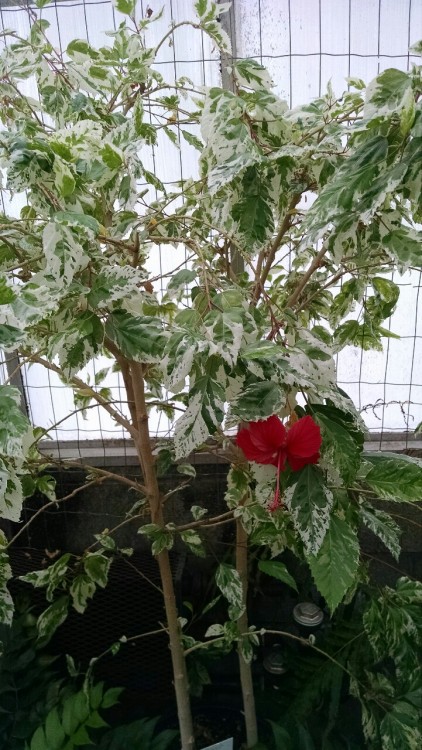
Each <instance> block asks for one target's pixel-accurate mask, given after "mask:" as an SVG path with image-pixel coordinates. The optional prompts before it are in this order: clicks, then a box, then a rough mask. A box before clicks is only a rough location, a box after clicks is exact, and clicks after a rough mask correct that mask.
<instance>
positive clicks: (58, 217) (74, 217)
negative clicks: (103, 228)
mask: <svg viewBox="0 0 422 750" xmlns="http://www.w3.org/2000/svg"><path fill="white" fill-rule="evenodd" d="M54 220H55V221H57V222H58V223H60V224H65V225H67V226H71V227H83V228H84V229H88V230H89V231H90V233H91V235H97V234H99V233H100V224H99V222H98V221H97V219H94V217H93V216H89V215H88V214H82V213H78V212H77V211H57V212H56V213H55V214H54Z"/></svg>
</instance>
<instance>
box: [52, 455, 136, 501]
mask: <svg viewBox="0 0 422 750" xmlns="http://www.w3.org/2000/svg"><path fill="white" fill-rule="evenodd" d="M41 456H42V457H43V459H44V461H43V463H49V464H55V465H56V466H61V467H64V468H68V467H72V468H76V469H83V470H84V471H87V472H88V473H89V474H99V475H100V477H104V479H115V480H116V481H118V482H121V484H125V485H126V486H127V487H130V488H131V489H133V490H136V491H137V492H141V493H142V494H143V495H146V488H145V487H144V486H143V484H140V483H139V482H136V481H134V480H133V479H129V477H125V476H124V475H123V474H115V473H114V472H113V471H107V470H106V469H100V467H99V466H90V465H89V464H84V463H82V462H80V461H68V460H67V459H63V458H62V459H56V458H53V456H48V455H46V454H44V453H41Z"/></svg>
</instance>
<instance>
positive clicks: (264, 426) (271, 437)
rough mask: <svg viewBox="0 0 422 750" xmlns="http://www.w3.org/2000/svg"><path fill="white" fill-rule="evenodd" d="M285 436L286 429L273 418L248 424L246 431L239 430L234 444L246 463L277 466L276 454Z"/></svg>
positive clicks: (277, 458) (278, 420)
mask: <svg viewBox="0 0 422 750" xmlns="http://www.w3.org/2000/svg"><path fill="white" fill-rule="evenodd" d="M286 435H287V433H286V428H285V427H284V425H283V423H282V422H281V420H280V419H279V418H278V417H276V416H273V417H269V419H265V420H262V421H260V422H250V424H249V427H248V428H247V429H243V430H240V432H239V434H238V436H237V439H236V443H237V445H238V446H239V447H240V448H241V449H242V450H243V452H244V454H245V456H246V458H247V459H248V461H255V462H256V463H259V464H273V465H274V466H278V463H279V456H278V454H279V452H280V450H281V449H282V447H283V445H284V443H285V440H286Z"/></svg>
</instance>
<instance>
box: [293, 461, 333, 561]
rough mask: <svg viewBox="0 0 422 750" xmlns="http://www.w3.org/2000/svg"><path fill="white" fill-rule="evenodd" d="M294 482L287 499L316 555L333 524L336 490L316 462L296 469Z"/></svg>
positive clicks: (308, 549) (295, 521) (307, 546)
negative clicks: (328, 485)
mask: <svg viewBox="0 0 422 750" xmlns="http://www.w3.org/2000/svg"><path fill="white" fill-rule="evenodd" d="M295 480H296V481H295ZM290 482H291V484H290V485H289V486H288V487H287V488H286V490H285V493H284V498H283V500H284V502H285V504H286V506H287V508H288V509H289V511H290V513H291V516H292V519H293V524H294V527H295V529H296V531H297V532H298V534H299V536H300V538H301V540H302V542H303V544H304V546H305V550H306V552H307V554H308V555H316V554H317V553H318V551H319V549H320V548H321V545H322V543H323V541H324V537H325V535H326V532H327V529H328V527H329V524H330V513H331V509H332V507H333V503H334V496H333V493H332V492H331V490H329V489H328V487H326V486H325V484H324V477H323V474H322V473H321V471H320V469H319V468H318V467H317V466H315V465H313V464H308V466H305V467H304V468H303V469H301V470H300V472H293V474H292V476H291V478H290Z"/></svg>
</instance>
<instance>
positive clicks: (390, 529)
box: [360, 503, 401, 561]
mask: <svg viewBox="0 0 422 750" xmlns="http://www.w3.org/2000/svg"><path fill="white" fill-rule="evenodd" d="M360 516H361V518H362V521H363V523H364V524H365V526H367V528H368V529H370V531H372V533H373V534H375V535H376V536H377V537H378V538H379V539H381V541H382V542H383V543H384V544H385V546H386V547H387V549H388V550H389V552H391V554H392V555H393V557H394V558H395V559H396V560H397V561H398V559H399V557H400V536H401V529H400V526H398V525H397V524H396V522H395V521H394V520H393V519H392V518H391V516H390V515H389V513H386V512H385V511H383V510H380V509H379V508H374V507H372V505H370V504H369V503H364V504H363V505H362V506H361V508H360Z"/></svg>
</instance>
